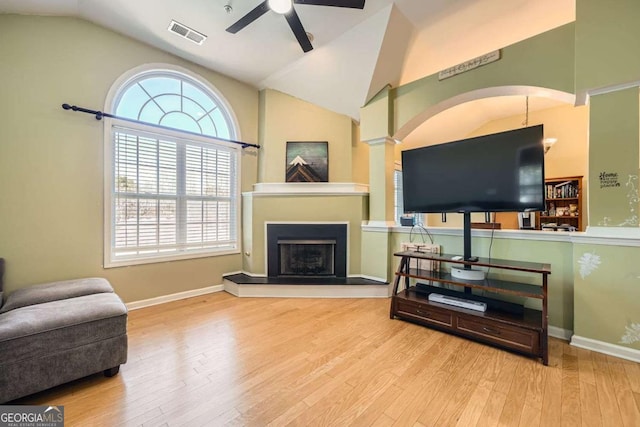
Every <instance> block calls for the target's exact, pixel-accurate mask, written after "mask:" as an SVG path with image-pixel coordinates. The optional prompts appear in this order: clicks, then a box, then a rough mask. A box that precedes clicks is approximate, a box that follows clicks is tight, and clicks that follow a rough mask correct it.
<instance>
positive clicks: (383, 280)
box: [352, 274, 389, 283]
mask: <svg viewBox="0 0 640 427" xmlns="http://www.w3.org/2000/svg"><path fill="white" fill-rule="evenodd" d="M352 277H362V278H363V279H368V280H374V281H376V282H382V283H389V282H388V281H387V279H383V278H382V277H375V276H367V275H366V274H356V275H355V276H352Z"/></svg>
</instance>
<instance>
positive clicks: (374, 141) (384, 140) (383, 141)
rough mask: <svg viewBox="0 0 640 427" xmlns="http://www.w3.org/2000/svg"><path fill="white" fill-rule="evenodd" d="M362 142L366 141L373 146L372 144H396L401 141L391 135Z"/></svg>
mask: <svg viewBox="0 0 640 427" xmlns="http://www.w3.org/2000/svg"><path fill="white" fill-rule="evenodd" d="M362 142H364V143H365V144H367V145H369V146H372V145H382V144H391V145H396V144H397V143H398V142H399V141H398V140H396V139H393V138H391V137H390V136H383V137H380V138H374V139H369V140H368V141H362Z"/></svg>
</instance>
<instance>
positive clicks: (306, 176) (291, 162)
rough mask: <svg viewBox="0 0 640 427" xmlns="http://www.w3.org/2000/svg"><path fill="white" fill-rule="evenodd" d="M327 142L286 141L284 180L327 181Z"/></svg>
mask: <svg viewBox="0 0 640 427" xmlns="http://www.w3.org/2000/svg"><path fill="white" fill-rule="evenodd" d="M328 155H329V143H328V142H327V141H322V142H297V141H289V142H287V169H286V170H287V179H286V182H329V162H328Z"/></svg>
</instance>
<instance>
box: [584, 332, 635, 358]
mask: <svg viewBox="0 0 640 427" xmlns="http://www.w3.org/2000/svg"><path fill="white" fill-rule="evenodd" d="M571 345H572V346H575V347H580V348H584V349H587V350H593V351H597V352H598V353H604V354H608V355H609V356H615V357H619V358H621V359H626V360H631V361H632V362H640V350H636V349H633V348H629V347H623V346H621V345H617V344H610V343H608V342H604V341H598V340H593V339H591V338H585V337H580V336H578V335H574V336H573V337H572V338H571Z"/></svg>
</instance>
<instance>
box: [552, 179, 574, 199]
mask: <svg viewBox="0 0 640 427" xmlns="http://www.w3.org/2000/svg"><path fill="white" fill-rule="evenodd" d="M545 192H546V197H547V199H570V198H575V197H578V185H577V183H576V182H575V181H565V182H561V183H559V184H546V185H545Z"/></svg>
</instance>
